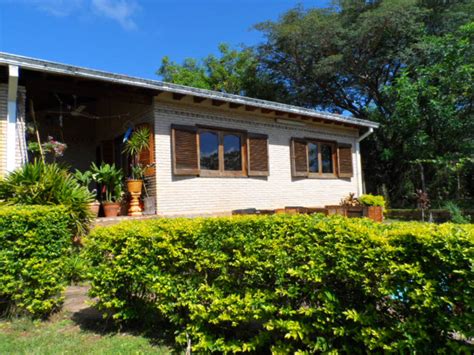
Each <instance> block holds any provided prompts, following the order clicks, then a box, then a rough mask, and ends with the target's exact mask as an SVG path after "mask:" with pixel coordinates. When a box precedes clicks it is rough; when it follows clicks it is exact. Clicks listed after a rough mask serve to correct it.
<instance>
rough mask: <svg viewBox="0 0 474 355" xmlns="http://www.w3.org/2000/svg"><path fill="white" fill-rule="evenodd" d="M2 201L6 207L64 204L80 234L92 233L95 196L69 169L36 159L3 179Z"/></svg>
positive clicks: (1, 184) (1, 183)
mask: <svg viewBox="0 0 474 355" xmlns="http://www.w3.org/2000/svg"><path fill="white" fill-rule="evenodd" d="M0 201H1V202H0V204H4V205H5V204H6V205H63V206H65V207H66V208H67V212H66V213H67V214H68V215H69V216H70V219H71V221H72V223H73V226H74V229H75V233H76V234H77V235H80V234H84V233H85V232H86V231H87V230H88V227H89V224H90V221H91V218H92V217H91V214H90V210H89V203H90V202H93V201H94V197H93V195H92V194H91V193H90V192H89V190H88V189H87V188H86V187H84V186H81V185H80V184H79V183H78V182H77V181H76V179H75V178H74V177H73V176H72V175H71V174H70V173H69V172H68V171H67V170H66V169H64V168H62V167H60V166H59V165H57V164H56V163H53V164H48V163H43V162H41V161H39V160H36V161H35V162H33V163H28V164H25V165H23V166H22V167H21V168H19V169H17V170H15V171H13V172H12V173H10V174H8V175H7V177H6V178H5V179H3V180H0Z"/></svg>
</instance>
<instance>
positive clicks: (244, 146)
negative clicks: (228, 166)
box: [196, 126, 247, 177]
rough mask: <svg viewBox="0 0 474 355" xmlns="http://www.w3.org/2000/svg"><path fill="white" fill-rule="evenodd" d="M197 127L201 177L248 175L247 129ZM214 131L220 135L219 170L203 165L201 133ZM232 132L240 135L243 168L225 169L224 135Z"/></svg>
mask: <svg viewBox="0 0 474 355" xmlns="http://www.w3.org/2000/svg"><path fill="white" fill-rule="evenodd" d="M196 127H197V144H198V146H197V148H198V169H199V172H200V173H199V176H201V177H247V160H246V159H247V134H246V131H242V130H239V129H231V128H220V127H212V126H196ZM203 132H212V133H216V134H217V137H218V167H219V169H218V170H209V169H203V168H202V167H201V133H203ZM226 134H232V135H236V136H239V137H240V159H241V166H242V169H241V170H225V169H224V167H225V166H224V165H225V164H224V135H226Z"/></svg>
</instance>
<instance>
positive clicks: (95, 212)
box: [89, 201, 100, 217]
mask: <svg viewBox="0 0 474 355" xmlns="http://www.w3.org/2000/svg"><path fill="white" fill-rule="evenodd" d="M89 209H90V211H91V213H92V215H93V216H94V217H97V216H98V215H99V210H100V203H99V202H97V201H94V202H91V203H89Z"/></svg>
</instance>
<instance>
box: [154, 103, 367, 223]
mask: <svg viewBox="0 0 474 355" xmlns="http://www.w3.org/2000/svg"><path fill="white" fill-rule="evenodd" d="M171 124H183V125H195V124H203V125H212V126H218V127H223V128H236V129H245V130H247V131H249V132H254V133H264V134H268V136H269V159H270V176H268V177H267V178H248V177H245V178H230V177H225V178H218V177H215V178H203V177H186V176H174V175H173V174H172V160H171V159H172V157H171V138H170V133H171V127H170V126H171ZM155 134H156V142H155V147H156V162H157V192H158V193H157V210H158V213H159V214H163V215H173V214H184V215H186V214H193V215H194V214H209V213H211V214H212V213H223V212H229V211H231V210H234V209H241V208H252V207H253V208H259V209H274V208H283V207H285V206H306V207H320V206H324V205H328V204H338V203H339V201H340V199H341V198H342V197H344V196H346V195H347V194H348V193H350V192H354V193H356V192H357V174H358V173H359V171H358V169H357V163H356V155H355V152H353V164H354V171H355V175H354V177H353V178H352V179H350V180H341V179H294V178H292V177H291V163H290V138H291V137H314V138H321V139H326V140H328V139H329V140H336V141H338V142H341V143H350V144H352V146H353V148H354V149H355V141H356V137H357V132H356V131H355V130H348V129H342V128H337V127H331V126H329V127H327V128H326V127H323V126H314V127H294V126H288V125H285V124H279V123H275V122H274V121H273V120H272V119H270V118H265V117H262V116H259V115H253V114H249V113H247V112H238V111H237V112H231V111H225V110H220V109H212V108H201V107H200V106H191V105H186V104H179V105H176V104H172V103H168V102H157V103H156V104H155Z"/></svg>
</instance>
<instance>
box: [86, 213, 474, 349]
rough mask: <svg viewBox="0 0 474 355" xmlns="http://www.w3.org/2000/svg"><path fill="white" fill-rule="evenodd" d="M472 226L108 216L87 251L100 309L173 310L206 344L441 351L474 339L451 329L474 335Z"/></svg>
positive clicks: (182, 330) (198, 343)
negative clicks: (113, 219)
mask: <svg viewBox="0 0 474 355" xmlns="http://www.w3.org/2000/svg"><path fill="white" fill-rule="evenodd" d="M473 238H474V227H473V226H472V225H462V226H460V225H452V224H445V225H431V224H421V223H399V224H392V225H382V224H377V223H372V222H371V221H369V220H366V219H346V218H343V217H339V216H333V217H325V216H322V215H316V216H306V215H296V216H284V215H283V216H282V215H276V216H268V217H261V216H259V217H255V216H253V217H249V216H245V217H233V218H211V219H193V220H188V219H174V220H166V219H163V220H152V221H151V220H150V221H142V222H136V221H134V222H124V223H121V224H119V225H115V226H111V227H99V228H96V229H95V230H93V232H92V233H91V235H90V236H89V237H88V238H87V239H86V249H85V251H86V253H87V255H88V257H89V258H90V259H91V263H92V265H93V268H92V274H91V277H92V289H91V295H92V296H93V297H98V298H99V301H98V305H99V307H100V308H101V309H102V310H104V311H108V312H112V313H113V317H114V318H116V319H117V320H139V321H140V322H147V321H148V322H153V321H156V320H157V319H165V320H166V321H168V322H169V323H170V324H171V325H172V327H173V328H172V330H173V331H175V332H176V334H177V337H176V340H177V344H178V346H185V344H186V342H187V339H189V340H190V341H191V345H192V349H193V351H196V352H241V351H244V352H245V351H251V352H267V351H269V350H270V351H272V352H273V353H292V352H300V353H301V352H307V353H313V352H329V351H342V352H348V353H352V352H361V351H367V350H370V351H377V352H385V351H388V352H390V351H395V350H396V351H402V352H405V351H415V350H416V351H417V352H423V353H424V352H428V353H431V352H433V351H454V352H458V351H462V350H465V351H472V350H473V349H472V348H469V345H468V344H467V343H465V342H463V341H459V340H455V339H454V338H459V337H462V336H468V337H469V336H472V335H473V328H472V327H473V324H474V318H473V309H472V307H473V304H472V301H473V296H474V294H473V287H474V285H473V281H474V280H473V271H472V267H473V265H472V262H473ZM453 334H455V336H454V338H453ZM181 349H182V348H181Z"/></svg>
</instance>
